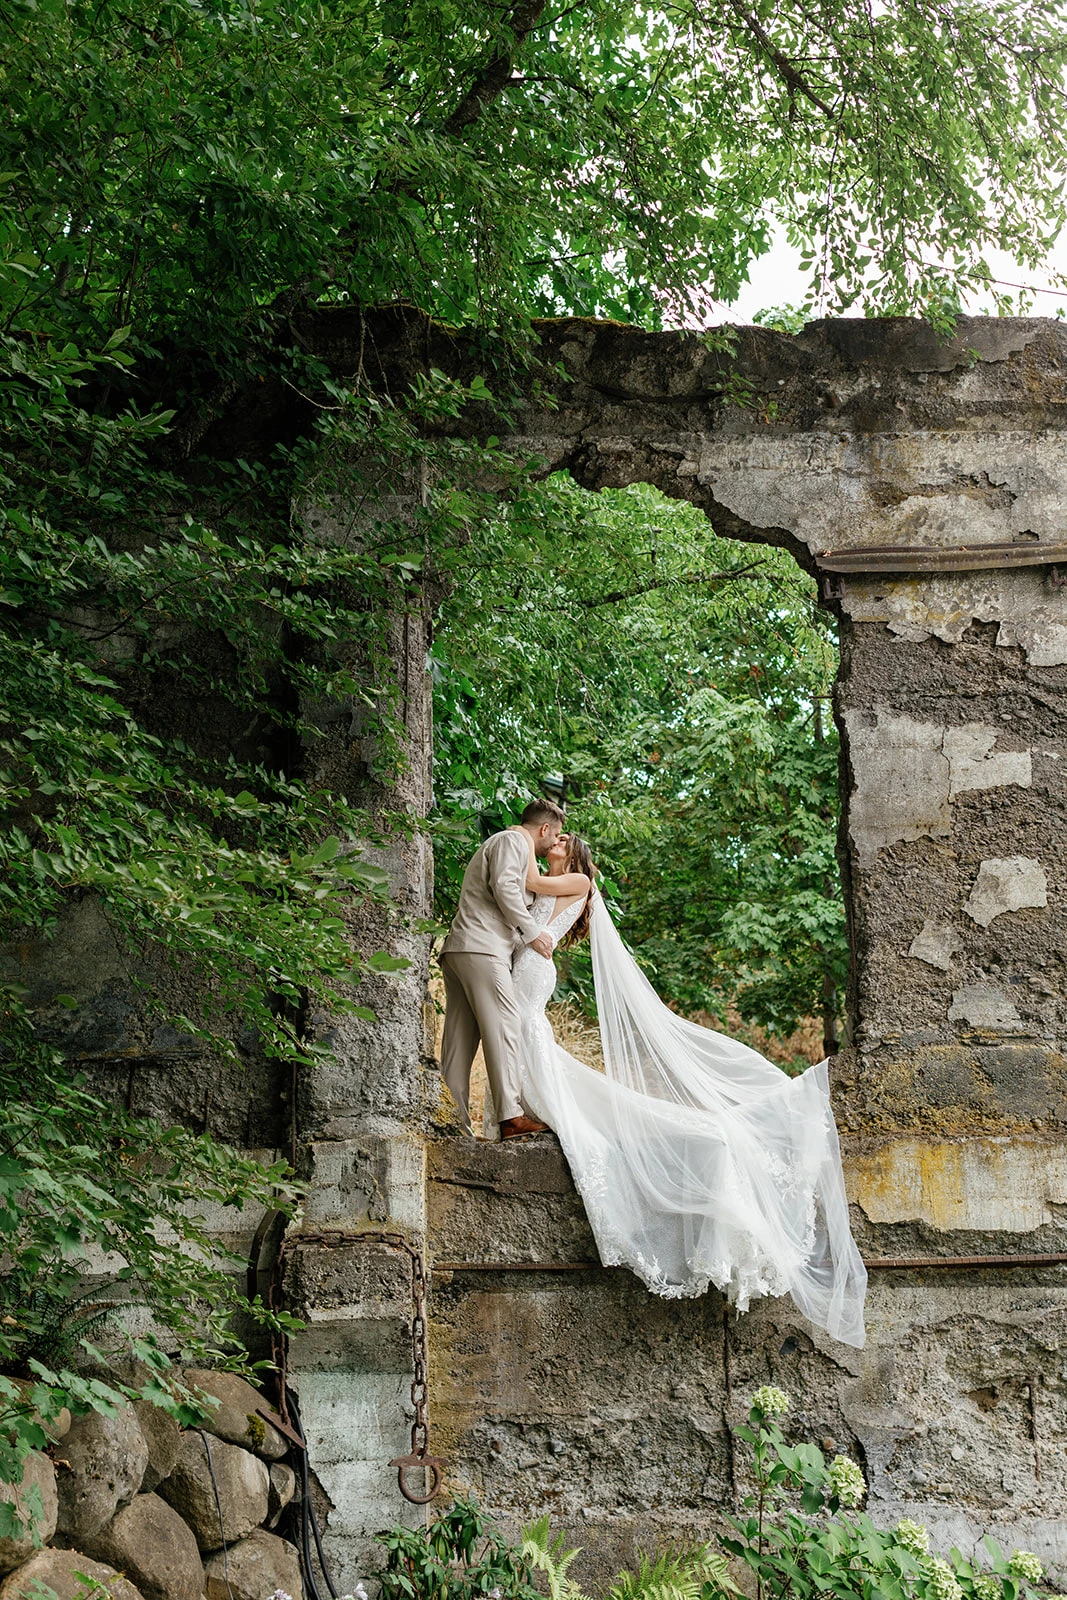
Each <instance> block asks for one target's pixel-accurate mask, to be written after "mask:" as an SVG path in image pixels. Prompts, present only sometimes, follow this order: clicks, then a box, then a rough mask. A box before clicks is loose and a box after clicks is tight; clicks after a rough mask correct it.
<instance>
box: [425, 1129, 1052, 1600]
mask: <svg viewBox="0 0 1067 1600" xmlns="http://www.w3.org/2000/svg"><path fill="white" fill-rule="evenodd" d="M429 1176H430V1186H429V1187H430V1226H431V1234H432V1237H433V1239H434V1242H435V1250H436V1253H437V1255H438V1257H439V1258H440V1259H442V1260H444V1261H447V1262H452V1263H458V1262H462V1263H463V1265H462V1266H461V1267H455V1266H453V1267H450V1268H449V1269H448V1270H447V1271H439V1272H438V1273H437V1274H435V1289H434V1317H435V1321H434V1338H435V1347H434V1348H435V1372H436V1383H435V1392H434V1402H435V1415H436V1426H437V1430H438V1443H439V1445H441V1446H443V1448H444V1449H445V1450H446V1452H447V1454H448V1456H449V1459H450V1462H451V1473H450V1482H451V1483H453V1484H454V1485H456V1486H457V1487H462V1488H465V1489H470V1490H473V1491H474V1492H476V1493H477V1494H478V1495H479V1496H480V1497H482V1498H484V1499H485V1500H486V1501H487V1502H488V1503H489V1504H490V1505H492V1506H493V1507H494V1509H495V1510H496V1511H497V1513H498V1514H499V1515H500V1516H501V1517H502V1518H503V1519H504V1520H505V1521H506V1522H507V1523H508V1524H509V1525H510V1526H512V1527H519V1526H521V1525H522V1524H523V1522H524V1521H526V1520H529V1519H530V1518H532V1517H534V1516H536V1515H539V1514H540V1513H541V1512H542V1511H544V1510H550V1511H551V1512H552V1514H553V1517H554V1519H555V1520H556V1521H557V1522H558V1524H559V1525H560V1526H561V1527H564V1528H566V1529H567V1530H568V1532H569V1534H570V1536H571V1537H572V1538H573V1540H574V1542H576V1543H579V1544H581V1545H582V1546H583V1547H584V1548H585V1550H586V1555H585V1556H584V1557H583V1558H582V1561H581V1563H580V1564H579V1569H578V1570H580V1573H581V1576H582V1577H583V1578H584V1579H586V1580H587V1581H588V1582H590V1583H592V1584H594V1585H599V1584H602V1583H606V1581H607V1580H609V1579H610V1578H611V1577H612V1576H613V1574H614V1572H615V1571H616V1570H618V1568H619V1567H620V1566H621V1565H623V1564H626V1563H629V1562H632V1561H633V1560H634V1557H635V1554H636V1551H637V1550H638V1549H639V1548H642V1547H643V1548H646V1549H648V1548H651V1547H654V1546H656V1545H663V1544H665V1543H668V1542H671V1541H676V1540H678V1539H679V1538H683V1539H684V1538H691V1539H698V1538H705V1537H707V1536H708V1533H709V1530H710V1529H711V1528H712V1527H713V1525H714V1524H715V1523H716V1521H717V1520H718V1518H719V1517H720V1516H721V1514H722V1512H723V1510H724V1509H728V1508H729V1507H730V1506H731V1505H732V1504H733V1502H734V1498H735V1495H736V1494H737V1493H738V1492H739V1491H740V1492H744V1484H745V1478H744V1461H745V1454H744V1450H745V1447H744V1446H743V1445H742V1444H741V1443H740V1442H739V1441H737V1442H735V1441H734V1440H733V1438H732V1436H731V1428H732V1427H735V1426H736V1425H738V1424H740V1423H743V1422H745V1421H747V1412H748V1396H749V1395H750V1394H751V1393H752V1391H753V1389H755V1388H756V1387H758V1386H759V1385H760V1384H762V1383H767V1382H774V1383H777V1384H781V1385H782V1386H783V1387H784V1388H786V1389H787V1390H788V1391H789V1393H790V1394H791V1395H792V1396H793V1399H794V1406H795V1411H794V1413H793V1414H792V1415H791V1417H790V1421H789V1427H790V1431H795V1432H796V1433H797V1435H798V1436H801V1437H808V1438H813V1439H815V1440H816V1441H817V1442H820V1443H821V1444H822V1445H823V1446H824V1448H826V1449H829V1450H845V1451H848V1452H849V1453H851V1454H852V1455H853V1456H854V1457H855V1458H856V1459H858V1460H859V1461H860V1462H861V1464H862V1465H863V1466H864V1469H865V1471H866V1473H867V1475H868V1478H869V1481H870V1485H871V1498H870V1502H869V1507H868V1509H869V1510H870V1513H871V1515H872V1516H873V1517H874V1518H875V1520H876V1521H879V1522H882V1523H884V1524H891V1523H892V1522H894V1521H896V1520H897V1519H898V1518H899V1517H900V1516H903V1515H909V1516H916V1517H918V1518H920V1519H921V1520H923V1521H926V1522H928V1523H929V1525H930V1527H931V1529H932V1530H933V1532H934V1537H935V1540H936V1541H937V1542H938V1545H939V1546H940V1547H943V1548H945V1549H947V1548H949V1547H950V1546H951V1545H953V1544H958V1545H959V1546H961V1547H962V1548H964V1549H968V1548H969V1547H970V1546H972V1545H973V1544H974V1543H975V1542H976V1540H978V1539H979V1538H980V1537H981V1535H982V1534H983V1533H985V1532H992V1533H993V1534H994V1535H995V1536H997V1537H999V1538H1001V1539H1002V1540H1003V1542H1004V1543H1006V1544H1007V1545H1008V1546H1009V1548H1011V1547H1014V1545H1016V1544H1023V1545H1026V1546H1028V1547H1031V1548H1035V1549H1040V1550H1041V1551H1042V1553H1043V1555H1044V1556H1045V1558H1046V1559H1048V1560H1050V1561H1051V1562H1053V1564H1054V1566H1055V1567H1056V1569H1057V1572H1058V1575H1059V1577H1060V1579H1061V1581H1062V1577H1063V1574H1064V1571H1065V1569H1067V1538H1065V1534H1064V1528H1065V1523H1064V1520H1063V1506H1064V1502H1065V1496H1067V1457H1065V1452H1064V1449H1063V1443H1062V1438H1063V1432H1064V1426H1065V1423H1067V1395H1065V1381H1064V1376H1063V1373H1062V1363H1061V1360H1060V1357H1059V1350H1060V1347H1061V1345H1062V1342H1063V1340H1064V1337H1065V1335H1067V1294H1065V1292H1064V1288H1063V1284H1062V1276H1061V1273H1060V1271H1059V1270H1057V1269H1052V1270H1046V1271H1045V1272H1043V1273H1029V1274H1027V1275H1025V1277H1024V1276H1023V1275H1021V1274H1019V1273H1017V1272H1000V1273H990V1272H988V1271H985V1272H973V1273H969V1274H951V1273H947V1272H939V1271H937V1270H928V1271H921V1272H916V1271H904V1272H886V1273H876V1274H874V1275H872V1281H871V1292H870V1297H869V1301H868V1328H869V1344H868V1347H867V1349H866V1350H865V1351H863V1352H862V1353H859V1352H856V1351H854V1350H851V1349H849V1348H847V1347H846V1346H844V1345H839V1344H836V1343H835V1342H834V1341H833V1340H831V1339H829V1338H827V1337H826V1335H825V1334H822V1333H820V1332H819V1331H818V1330H814V1329H812V1328H811V1327H810V1326H808V1325H807V1324H806V1323H804V1321H803V1319H802V1318H800V1317H799V1316H797V1314H796V1313H795V1312H794V1311H793V1309H792V1307H791V1304H790V1302H789V1301H788V1300H777V1301H764V1302H760V1303H759V1304H757V1305H756V1306H755V1307H754V1309H753V1310H752V1311H750V1312H749V1313H748V1314H747V1315H746V1316H743V1317H736V1316H735V1315H734V1314H733V1313H732V1312H731V1311H730V1310H729V1309H728V1308H727V1307H726V1306H725V1305H724V1303H723V1301H722V1299H721V1297H720V1296H719V1295H717V1294H714V1293H711V1294H708V1295H705V1296H703V1297H702V1298H700V1299H697V1300H683V1301H662V1300H657V1299H656V1298H655V1297H654V1296H652V1295H649V1294H648V1293H647V1292H646V1291H645V1290H644V1288H643V1287H642V1286H641V1285H640V1284H639V1283H638V1282H637V1281H636V1279H634V1278H633V1276H632V1275H631V1274H629V1273H627V1272H626V1271H624V1270H622V1269H615V1270H610V1271H608V1270H604V1269H603V1268H599V1267H597V1266H595V1265H594V1266H592V1267H589V1268H586V1269H584V1270H556V1271H553V1270H551V1267H552V1265H553V1264H555V1265H556V1266H557V1267H558V1266H561V1265H565V1264H567V1263H575V1262H581V1261H586V1262H595V1259H596V1257H595V1251H594V1250H593V1248H592V1240H591V1238H590V1237H589V1233H588V1229H587V1227H586V1225H585V1219H584V1214H583V1212H582V1209H581V1204H580V1201H579V1200H578V1198H577V1196H576V1195H575V1194H574V1191H573V1188H572V1187H571V1185H570V1182H569V1177H568V1173H567V1169H566V1164H565V1162H564V1161H563V1158H562V1155H561V1154H560V1152H559V1150H558V1148H556V1146H555V1143H554V1141H551V1140H549V1139H547V1138H546V1139H544V1140H539V1141H538V1142H537V1144H536V1145H530V1146H527V1147H526V1148H525V1149H521V1150H514V1149H508V1148H507V1147H500V1146H481V1147H474V1148H472V1146H471V1145H470V1143H469V1141H466V1140H463V1139H460V1138H457V1139H454V1140H450V1141H447V1142H442V1143H441V1144H438V1145H437V1146H435V1148H434V1149H433V1151H432V1152H431V1163H430V1171H429ZM943 1247H944V1240H943V1239H942V1238H941V1237H940V1236H939V1235H938V1233H937V1232H936V1230H934V1229H931V1230H930V1233H929V1235H928V1237H927V1238H926V1240H925V1249H924V1253H933V1252H934V1251H936V1250H937V1249H941V1248H943ZM528 1262H538V1263H540V1264H541V1267H542V1270H539V1271H533V1272H531V1271H524V1270H520V1269H521V1266H522V1264H523V1263H528ZM507 1263H515V1264H516V1265H515V1267H514V1268H513V1269H512V1270H508V1268H507V1266H506V1264H507Z"/></svg>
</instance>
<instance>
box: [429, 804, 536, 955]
mask: <svg viewBox="0 0 1067 1600" xmlns="http://www.w3.org/2000/svg"><path fill="white" fill-rule="evenodd" d="M529 864H530V846H529V844H528V843H527V836H526V834H524V833H520V832H519V830H518V829H517V828H509V829H507V830H506V831H505V832H504V833H494V834H493V836H492V838H491V839H487V840H486V841H485V843H484V844H483V845H482V846H481V848H480V849H478V850H476V851H475V852H474V855H473V856H472V857H471V859H470V862H469V863H468V866H467V870H466V872H465V873H464V874H463V887H462V889H461V890H460V896H459V906H458V907H457V909H456V915H455V917H454V918H453V921H452V927H451V928H450V930H449V934H448V938H447V939H446V940H445V942H444V944H443V945H442V946H441V954H442V955H448V954H453V955H460V954H472V955H473V954H480V955H491V956H503V957H504V959H505V960H506V961H510V960H511V958H512V956H513V955H514V953H515V951H516V949H517V948H518V947H519V946H520V945H523V944H529V943H530V942H531V940H533V939H536V938H537V935H538V934H539V933H540V932H541V929H540V928H539V927H538V926H537V923H536V922H534V921H533V919H532V917H531V916H530V907H531V905H532V904H533V895H531V894H527V892H526V873H527V869H528V867H529Z"/></svg>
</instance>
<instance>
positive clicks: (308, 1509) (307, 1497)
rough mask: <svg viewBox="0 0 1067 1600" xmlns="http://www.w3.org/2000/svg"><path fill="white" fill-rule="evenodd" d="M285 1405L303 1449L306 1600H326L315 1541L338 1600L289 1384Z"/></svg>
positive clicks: (297, 1410)
mask: <svg viewBox="0 0 1067 1600" xmlns="http://www.w3.org/2000/svg"><path fill="white" fill-rule="evenodd" d="M285 1403H286V1408H287V1410H288V1412H289V1415H290V1417H291V1418H292V1423H293V1428H294V1429H295V1431H296V1432H297V1434H298V1435H299V1436H300V1442H301V1444H302V1446H303V1448H302V1449H301V1451H300V1481H301V1491H302V1493H301V1504H300V1564H301V1566H302V1567H303V1569H304V1581H305V1583H306V1585H307V1589H308V1596H307V1600H323V1596H322V1591H321V1589H320V1588H319V1586H318V1584H317V1583H316V1581H315V1574H314V1572H313V1570H312V1559H311V1540H312V1538H314V1541H315V1549H316V1551H317V1553H318V1558H319V1568H320V1570H321V1572H322V1577H323V1581H324V1582H325V1584H326V1587H327V1589H328V1590H329V1591H330V1596H331V1600H338V1595H337V1590H336V1589H335V1588H334V1583H333V1579H332V1577H331V1576H330V1568H329V1564H328V1562H327V1560H326V1552H325V1550H323V1548H322V1534H321V1533H320V1531H319V1519H318V1517H317V1516H316V1515H315V1507H314V1505H313V1504H312V1500H311V1475H310V1471H309V1468H308V1452H307V1440H306V1439H305V1438H304V1429H303V1426H302V1424H301V1421H300V1403H299V1401H298V1400H297V1398H296V1395H295V1394H294V1393H293V1391H292V1389H290V1388H289V1386H288V1384H286V1388H285Z"/></svg>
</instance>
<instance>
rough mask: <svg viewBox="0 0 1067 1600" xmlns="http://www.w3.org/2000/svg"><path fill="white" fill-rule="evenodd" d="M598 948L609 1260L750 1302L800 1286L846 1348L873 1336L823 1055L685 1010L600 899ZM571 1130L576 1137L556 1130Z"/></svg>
mask: <svg viewBox="0 0 1067 1600" xmlns="http://www.w3.org/2000/svg"><path fill="white" fill-rule="evenodd" d="M590 944H591V949H592V958H593V975H594V981H595V986H596V999H597V1007H598V1010H599V1013H600V1033H601V1039H602V1042H603V1050H604V1061H605V1069H606V1075H607V1078H608V1079H609V1081H610V1082H611V1084H613V1085H614V1088H613V1090H612V1091H610V1092H607V1093H605V1094H603V1095H600V1096H598V1097H597V1098H598V1105H597V1113H598V1116H599V1117H600V1118H601V1119H603V1118H607V1119H609V1121H610V1126H609V1127H604V1126H603V1124H602V1125H601V1128H600V1133H601V1135H602V1136H603V1138H604V1140H605V1144H606V1146H609V1147H615V1149H617V1151H618V1154H619V1156H620V1157H621V1159H620V1160H618V1162H615V1161H612V1162H611V1168H612V1171H611V1184H610V1193H605V1194H604V1195H603V1201H604V1202H605V1203H604V1204H602V1205H600V1206H598V1207H596V1208H595V1209H596V1211H597V1212H598V1215H597V1216H593V1217H591V1220H592V1221H593V1226H594V1230H595V1232H596V1233H597V1239H598V1244H599V1245H600V1247H601V1256H602V1258H603V1259H604V1260H605V1261H611V1262H616V1263H620V1264H622V1263H625V1264H626V1265H629V1266H632V1267H634V1269H635V1270H636V1271H638V1272H639V1274H640V1275H641V1276H642V1277H643V1278H644V1279H645V1281H646V1282H647V1283H649V1285H650V1287H652V1288H653V1289H655V1290H656V1292H658V1293H660V1294H667V1295H675V1296H681V1295H696V1294H702V1293H703V1292H704V1291H705V1290H706V1289H707V1287H708V1285H709V1283H714V1284H716V1285H717V1286H718V1287H719V1288H721V1289H723V1290H724V1291H725V1292H726V1293H727V1294H728V1296H729V1297H730V1298H731V1299H732V1300H733V1301H734V1302H735V1303H736V1304H737V1305H738V1307H739V1309H744V1307H745V1306H747V1304H748V1302H749V1300H750V1299H751V1297H752V1296H753V1295H756V1294H782V1293H786V1292H788V1293H789V1294H791V1295H792V1297H793V1300H794V1301H795V1303H796V1305H797V1306H798V1308H799V1309H800V1310H801V1311H802V1312H803V1313H804V1315H805V1316H806V1317H808V1318H809V1319H810V1320H811V1321H812V1322H814V1323H816V1324H818V1325H819V1326H820V1327H823V1328H825V1329H826V1330H827V1331H828V1332H829V1333H830V1334H832V1335H833V1337H834V1338H835V1339H839V1340H841V1341H842V1342H844V1343H845V1344H851V1345H856V1346H861V1345H862V1344H863V1340H864V1331H863V1299H864V1292H865V1289H866V1284H867V1273H866V1269H865V1268H864V1265H863V1261H862V1260H861V1258H860V1254H859V1251H858V1250H857V1248H856V1244H855V1241H854V1240H853V1238H852V1233H851V1230H850V1228H849V1216H848V1204H847V1201H846V1199H845V1188H844V1180H843V1177H842V1172H841V1154H840V1149H839V1146H838V1139H837V1129H836V1126H835V1124H834V1119H833V1113H832V1111H831V1108H830V1091H829V1079H828V1074H827V1064H826V1062H825V1061H824V1062H820V1064H819V1065H818V1066H814V1067H810V1068H808V1070H807V1071H806V1072H804V1073H802V1074H801V1075H800V1076H799V1077H797V1078H787V1077H786V1076H785V1074H784V1073H782V1072H781V1071H780V1070H779V1068H777V1067H776V1066H774V1065H773V1064H772V1063H771V1062H769V1061H767V1060H765V1059H764V1057H763V1056H761V1055H760V1054H759V1053H758V1052H757V1051H755V1050H751V1049H749V1048H748V1046H747V1045H743V1044H739V1043H738V1042H737V1041H736V1040H734V1039H728V1038H726V1037H725V1036H724V1035H723V1034H720V1033H714V1032H713V1031H712V1030H711V1029H708V1028H702V1027H699V1026H697V1025H696V1024H695V1023H692V1022H687V1021H686V1020H685V1019H684V1018H683V1017H679V1016H677V1015H676V1014H675V1013H674V1012H673V1011H671V1010H670V1009H669V1008H668V1007H667V1006H666V1005H664V1003H663V1002H662V1001H661V1000H660V999H659V997H658V996H657V994H656V993H655V991H654V989H653V988H652V985H651V984H650V983H649V981H648V979H647V978H646V977H645V975H644V973H643V972H642V971H641V969H640V967H639V966H638V965H637V963H636V962H635V961H634V959H633V957H632V956H631V955H630V953H629V952H628V951H627V949H626V947H625V945H624V944H623V942H622V939H621V938H620V936H619V933H618V930H617V929H616V927H615V925H614V923H613V922H612V920H611V916H610V914H609V913H608V910H607V907H606V906H605V905H604V902H603V900H602V898H601V897H600V896H599V895H595V896H594V905H593V912H592V917H591V921H590ZM560 1133H561V1137H563V1138H564V1142H565V1143H566V1142H567V1140H566V1137H565V1133H564V1130H562V1129H561V1130H560Z"/></svg>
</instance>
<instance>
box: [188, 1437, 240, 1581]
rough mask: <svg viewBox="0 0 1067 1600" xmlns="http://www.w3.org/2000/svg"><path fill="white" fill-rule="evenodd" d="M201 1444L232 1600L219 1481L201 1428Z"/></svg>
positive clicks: (225, 1574) (228, 1556)
mask: <svg viewBox="0 0 1067 1600" xmlns="http://www.w3.org/2000/svg"><path fill="white" fill-rule="evenodd" d="M196 1431H197V1433H198V1434H199V1435H200V1440H201V1443H202V1444H203V1446H204V1449H205V1451H206V1452H207V1470H208V1471H209V1472H210V1474H211V1487H212V1489H214V1491H215V1510H216V1511H217V1512H218V1514H219V1536H220V1538H221V1539H222V1576H223V1579H224V1581H225V1583H226V1593H227V1594H228V1595H229V1597H230V1600H233V1590H232V1589H231V1588H230V1554H229V1549H228V1548H227V1545H226V1527H225V1524H224V1523H223V1520H222V1501H221V1500H220V1499H219V1481H218V1479H217V1478H216V1476H215V1463H214V1461H213V1460H212V1459H211V1446H210V1445H209V1444H208V1442H207V1434H206V1433H205V1432H204V1430H203V1428H197V1430H196Z"/></svg>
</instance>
